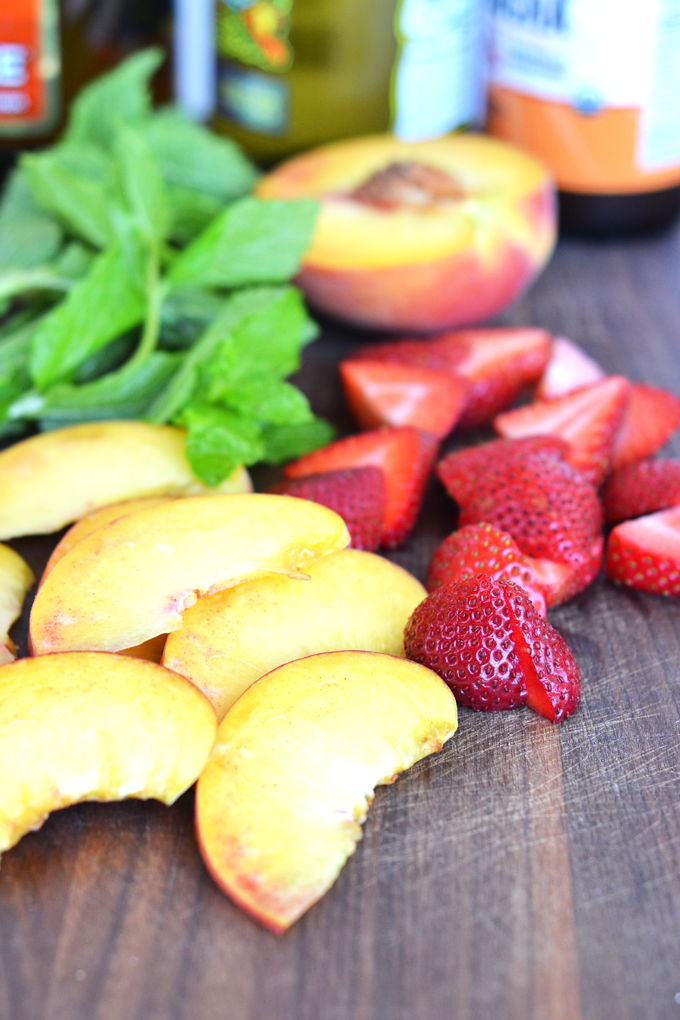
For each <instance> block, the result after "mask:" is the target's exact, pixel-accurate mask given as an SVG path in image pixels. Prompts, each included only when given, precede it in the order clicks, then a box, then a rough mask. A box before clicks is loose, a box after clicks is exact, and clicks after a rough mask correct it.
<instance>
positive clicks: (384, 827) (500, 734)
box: [0, 230, 680, 1020]
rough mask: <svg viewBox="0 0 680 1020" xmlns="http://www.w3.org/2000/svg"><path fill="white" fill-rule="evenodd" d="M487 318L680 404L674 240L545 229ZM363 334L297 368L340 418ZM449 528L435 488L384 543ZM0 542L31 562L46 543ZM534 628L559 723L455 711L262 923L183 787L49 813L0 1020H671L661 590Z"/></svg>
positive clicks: (613, 598) (421, 548)
mask: <svg viewBox="0 0 680 1020" xmlns="http://www.w3.org/2000/svg"><path fill="white" fill-rule="evenodd" d="M503 321H505V322H507V323H511V324H523V323H534V324H536V325H540V326H545V327H547V328H548V329H550V330H552V331H553V332H555V333H564V334H566V335H568V336H570V337H571V338H572V339H574V340H576V341H577V342H578V343H580V344H582V345H583V347H584V348H585V349H586V350H587V351H588V352H589V353H590V354H591V355H593V356H594V357H595V358H597V359H598V361H600V362H601V363H602V364H603V365H604V366H605V368H606V369H607V370H608V371H610V372H620V373H623V374H626V375H628V376H629V377H630V378H632V379H635V380H640V381H645V382H650V383H656V384H658V385H662V386H665V387H667V388H669V389H671V390H673V391H674V392H675V393H678V394H680V233H679V232H678V231H677V230H676V231H671V232H670V233H668V234H666V235H664V236H661V237H657V238H655V239H651V240H640V241H633V242H626V243H616V244H614V243H607V244H602V243H600V244H596V243H592V244H590V243H585V242H576V241H568V242H567V241H565V242H563V243H561V245H560V246H559V248H558V251H557V253H556V255H555V257H554V259H553V261H552V263H551V264H550V266H549V267H548V269H547V271H546V273H545V274H544V276H543V277H542V278H541V280H540V281H539V282H538V283H537V285H536V286H535V287H534V288H533V290H532V291H531V293H530V294H529V295H528V296H527V297H526V298H525V299H523V300H522V301H521V302H519V303H518V304H517V305H516V306H515V307H513V309H512V310H511V311H510V312H509V313H507V314H506V316H505V317H504V320H503ZM360 339H362V338H361V337H358V336H351V335H350V334H349V332H348V331H346V330H342V329H341V328H338V327H333V326H331V325H329V326H328V327H327V328H326V329H325V331H324V336H323V338H322V339H321V340H320V341H317V342H316V343H315V344H314V345H312V347H311V348H310V349H309V350H308V352H307V357H306V362H305V366H304V370H303V372H302V373H301V376H300V380H301V385H302V386H303V388H304V389H305V390H306V392H307V393H308V394H309V396H310V397H311V399H312V402H313V404H314V406H315V409H316V410H317V411H319V412H321V413H324V414H327V415H328V416H330V417H331V418H333V419H334V420H335V421H336V422H337V424H338V425H339V426H340V427H341V429H347V428H349V424H350V423H349V422H348V420H347V419H346V417H345V412H344V411H343V408H342V404H341V398H340V391H339V387H338V382H337V378H336V373H335V364H336V362H337V360H338V359H339V358H340V357H341V356H343V355H344V354H345V353H347V352H348V351H349V350H351V348H352V346H353V344H355V343H356V342H357V341H358V340H360ZM449 445H454V444H449ZM670 449H671V450H672V452H674V453H675V454H680V443H679V442H678V441H677V440H676V442H675V445H673V444H671V447H670ZM454 524H455V509H454V506H453V504H452V503H451V502H450V501H448V500H447V498H446V497H445V495H444V493H443V490H442V489H441V488H440V487H439V486H438V485H437V483H434V482H433V483H432V486H431V489H430V491H429V493H428V497H427V501H426V505H425V507H424V510H423V514H422V517H421V520H420V522H419V525H418V528H417V530H416V532H415V534H414V535H413V537H412V538H411V539H410V540H409V542H408V544H407V545H406V546H404V548H402V549H401V550H399V551H397V552H396V553H395V554H394V555H393V558H394V559H395V560H396V561H397V562H399V563H401V564H402V565H403V566H405V567H407V568H408V569H410V570H411V571H412V572H413V573H415V574H416V575H417V576H419V577H421V578H422V577H423V575H424V572H425V569H426V566H427V563H428V561H429V558H430V556H431V554H432V551H433V550H434V548H435V546H436V545H437V544H438V542H439V541H441V539H442V538H443V537H444V536H445V535H446V534H448V532H449V531H450V530H452V528H453V526H454ZM13 544H14V545H15V547H16V548H17V549H18V550H19V551H20V552H22V553H23V554H24V555H26V556H27V558H28V559H29V560H30V561H31V562H32V565H33V566H34V568H35V569H37V570H39V569H41V568H42V565H43V564H44V562H45V560H46V558H47V554H48V552H49V550H50V548H51V547H52V545H53V540H44V539H42V540H37V539H31V540H29V539H26V540H21V541H17V542H16V543H13ZM551 619H552V622H553V623H554V624H555V625H556V626H557V627H558V628H559V629H560V630H561V632H562V633H563V635H564V636H565V638H566V639H567V641H568V643H569V644H570V645H571V647H572V649H573V650H574V652H575V655H576V657H577V659H578V662H579V665H580V667H581V671H582V674H583V680H584V683H583V699H582V701H581V706H580V708H579V710H578V712H577V714H576V715H575V716H574V717H573V718H571V719H570V720H568V721H567V722H566V723H565V724H564V725H562V726H561V727H553V726H551V725H550V724H549V723H547V722H545V720H543V719H541V718H539V717H538V716H536V715H534V714H533V713H531V712H530V711H529V710H520V711H516V712H510V713H501V714H498V715H490V716H486V715H476V714H474V713H472V712H470V711H469V710H466V709H462V710H461V712H460V729H459V732H458V734H457V735H456V736H455V737H454V738H453V739H452V740H451V741H450V742H449V744H447V746H446V748H445V749H444V751H443V752H442V753H441V754H440V755H439V756H438V757H436V758H432V759H428V760H427V761H425V762H422V763H421V764H420V765H419V766H416V767H415V768H414V769H412V770H411V771H410V772H409V773H407V774H406V775H405V776H403V777H402V778H401V779H400V780H399V781H398V782H397V783H396V784H395V785H394V786H392V787H388V788H380V789H379V790H378V793H377V796H376V799H375V803H374V805H373V807H372V809H371V811H370V813H369V817H368V821H367V822H366V825H365V828H364V838H363V841H362V843H361V844H360V845H359V847H358V849H357V852H356V854H355V855H354V856H353V857H352V858H351V859H350V860H349V862H348V864H347V865H346V867H345V868H344V870H343V871H342V873H341V875H340V877H339V879H338V881H337V882H336V884H335V886H334V887H333V888H332V890H331V891H330V892H329V893H328V894H327V896H326V897H325V898H324V899H323V900H322V901H321V902H320V903H319V904H318V905H317V906H315V907H314V908H313V909H312V910H311V911H310V912H309V913H308V914H307V915H306V916H305V917H304V918H303V919H302V920H301V921H300V922H298V924H296V925H295V926H294V927H293V929H292V930H291V931H290V932H289V933H288V934H286V935H285V936H283V937H282V938H276V937H275V936H273V935H271V934H270V933H268V932H267V931H265V930H263V929H262V928H260V927H259V926H258V925H257V924H256V923H255V922H253V921H251V920H250V919H249V918H248V917H246V916H245V915H244V914H242V913H241V912H240V911H239V910H238V909H237V908H236V907H235V906H233V905H232V903H231V902H230V901H229V900H228V899H227V898H226V897H225V896H224V895H223V894H222V893H221V892H220V891H219V890H218V889H217V888H216V886H215V885H214V884H213V883H212V881H211V880H210V878H209V877H208V874H207V872H206V871H205V869H204V867H203V865H202V863H201V860H200V858H199V856H198V853H197V850H196V843H195V839H194V834H193V824H192V812H193V795H192V794H191V793H189V794H186V795H185V796H184V797H182V798H181V800H180V801H179V802H178V804H176V805H175V806H174V807H173V808H165V807H163V806H162V805H160V804H155V803H151V802H149V803H138V802H126V803H122V804H119V805H98V804H85V805H80V806H78V807H74V808H70V809H68V810H66V811H62V812H58V813H56V814H55V815H53V816H51V817H50V819H49V820H48V821H47V822H46V824H45V825H44V826H43V828H42V829H41V830H40V831H39V832H36V833H32V834H30V835H28V836H26V837H25V838H24V839H23V840H22V841H21V842H20V843H19V845H18V846H17V847H15V848H14V849H13V850H11V851H10V852H8V853H7V854H5V855H4V857H3V860H2V869H1V870H0V1017H2V1020H222V1018H229V1020H672V1018H674V1017H677V1018H679V1020H680V1004H678V1002H676V1000H675V996H676V995H677V994H678V993H680V811H679V809H678V783H679V781H680V711H679V709H680V602H678V600H671V599H662V598H656V597H652V596H645V595H642V594H636V593H633V592H622V591H620V590H618V589H616V588H614V587H613V586H611V585H610V584H608V583H607V582H605V581H604V580H602V579H601V580H599V581H598V582H597V583H596V584H595V585H594V586H593V587H592V588H591V589H589V590H588V591H586V592H584V593H583V594H582V595H581V596H580V597H578V598H576V599H575V600H573V601H572V602H571V603H569V604H568V605H566V606H564V607H561V608H560V609H558V610H556V611H554V612H553V613H552V614H551ZM18 633H20V634H21V633H22V631H21V628H19V631H18ZM1 753H2V748H0V754H1ZM678 998H680V995H679V996H678Z"/></svg>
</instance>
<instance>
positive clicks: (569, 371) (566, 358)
mask: <svg viewBox="0 0 680 1020" xmlns="http://www.w3.org/2000/svg"><path fill="white" fill-rule="evenodd" d="M604 376H605V372H604V369H603V368H600V366H599V365H598V363H597V362H596V361H593V359H592V358H590V357H588V355H587V354H586V352H585V351H582V350H581V348H580V347H579V346H578V344H575V343H573V342H572V341H571V340H569V339H568V338H567V337H566V336H558V337H555V339H554V340H553V345H552V354H551V355H550V361H549V362H548V365H547V368H546V370H545V372H544V373H543V375H542V376H541V381H540V382H539V384H538V389H537V390H536V400H554V399H555V397H563V396H564V395H565V394H567V393H573V391H574V390H580V389H581V387H583V386H588V385H589V384H590V383H594V382H597V381H598V379H604Z"/></svg>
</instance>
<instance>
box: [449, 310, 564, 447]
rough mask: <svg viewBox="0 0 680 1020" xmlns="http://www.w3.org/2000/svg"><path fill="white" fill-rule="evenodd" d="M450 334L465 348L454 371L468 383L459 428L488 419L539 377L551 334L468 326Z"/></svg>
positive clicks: (476, 424) (546, 359)
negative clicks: (466, 397) (466, 398)
mask: <svg viewBox="0 0 680 1020" xmlns="http://www.w3.org/2000/svg"><path fill="white" fill-rule="evenodd" d="M450 335H451V336H452V337H454V336H455V341H454V342H455V344H456V345H464V346H465V347H466V348H467V354H466V357H465V358H464V359H463V360H462V361H459V362H458V364H457V365H456V372H457V373H458V375H462V376H463V377H464V378H465V379H468V380H469V381H470V383H471V389H470V393H469V395H468V400H467V403H466V405H465V410H464V411H463V414H462V415H461V417H460V421H459V423H458V424H459V426H460V428H474V427H476V426H478V425H483V424H484V423H485V422H487V421H490V420H491V419H492V418H493V416H494V415H495V414H497V412H498V411H501V410H503V408H504V407H508V406H509V405H510V404H511V403H512V402H513V400H515V399H516V398H517V397H518V396H519V394H520V393H521V392H522V390H523V389H524V388H525V386H530V385H531V384H532V383H535V382H536V380H537V379H540V377H541V375H542V373H543V372H544V370H545V367H546V365H547V364H548V361H549V359H550V351H551V347H552V337H551V336H550V333H547V332H546V331H545V330H544V329H534V328H533V327H526V328H522V329H511V328H497V329H468V330H460V331H459V332H458V333H457V334H450Z"/></svg>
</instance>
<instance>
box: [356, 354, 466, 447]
mask: <svg viewBox="0 0 680 1020" xmlns="http://www.w3.org/2000/svg"><path fill="white" fill-rule="evenodd" d="M340 377H341V379H342V385H343V388H344V390H345V396H346V397H347V403H348V404H349V408H350V411H351V412H352V414H353V415H354V417H355V418H356V420H357V422H358V423H359V425H360V426H361V427H362V428H364V429H374V428H379V427H380V426H381V425H393V426H395V427H399V426H402V425H413V426H414V428H418V429H423V430H424V431H425V432H431V433H432V435H434V436H436V437H437V438H438V439H443V438H444V436H447V435H448V434H449V432H450V431H451V429H452V428H453V426H454V425H455V424H456V422H457V421H458V419H459V418H460V415H461V413H462V411H463V406H464V404H465V400H466V397H467V391H468V389H469V388H470V384H469V383H468V382H467V380H465V379H460V378H458V376H455V375H451V374H450V373H448V372H445V373H442V372H434V371H433V370H432V369H430V368H421V367H418V366H415V365H397V364H391V363H388V362H383V361H352V360H349V361H343V362H342V363H341V365H340Z"/></svg>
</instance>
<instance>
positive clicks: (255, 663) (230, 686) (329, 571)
mask: <svg viewBox="0 0 680 1020" xmlns="http://www.w3.org/2000/svg"><path fill="white" fill-rule="evenodd" d="M307 573H308V574H309V581H304V582H300V581H297V580H291V579H290V578H288V577H283V576H278V577H260V578H258V579H257V580H255V581H247V582H246V583H244V584H239V585H237V586H236V587H235V588H228V589H227V590H226V591H221V592H218V593H217V594H216V595H208V596H207V597H206V598H203V599H199V600H198V602H197V603H196V605H195V606H193V607H192V608H191V609H188V610H187V611H186V613H185V614H184V619H183V621H182V626H181V627H180V629H179V630H177V631H175V632H174V633H173V634H170V636H169V637H168V641H167V644H166V646H165V653H164V656H163V665H164V666H167V667H168V669H173V670H175V672H176V673H181V674H182V676H186V677H187V678H188V679H189V680H191V682H192V683H194V684H196V686H197V687H199V688H200V690H202V691H203V693H204V694H205V695H206V697H208V698H210V700H211V702H212V703H213V706H214V708H215V711H216V713H217V718H218V719H220V720H221V719H223V718H224V715H225V714H226V712H227V711H228V710H229V708H231V706H232V705H233V703H234V702H235V701H236V699H237V698H238V697H240V695H241V694H242V693H243V692H244V691H245V690H246V688H248V687H249V686H250V685H251V684H252V683H254V682H255V680H257V679H258V678H259V677H261V676H262V675H263V674H264V673H268V672H270V670H272V669H275V668H276V667H277V666H280V665H282V664H283V663H285V662H290V661H291V660H293V659H301V658H303V657H304V656H307V655H313V654H315V653H316V652H330V651H341V650H345V649H364V650H366V651H373V652H385V653H388V654H390V655H401V656H403V654H404V627H405V626H406V623H407V621H408V618H409V616H410V615H411V613H412V612H413V610H414V609H415V608H416V606H417V605H418V604H419V603H420V602H422V600H423V599H424V598H425V597H426V596H427V592H426V591H425V589H424V588H423V586H422V584H421V583H420V582H419V581H417V580H416V579H415V577H412V576H411V575H410V574H409V573H408V572H407V571H406V570H403V569H402V568H401V567H398V566H397V565H396V564H394V563H390V561H389V560H386V559H384V558H383V557H382V556H375V555H374V554H373V553H369V552H361V551H360V550H358V549H345V550H344V551H343V552H338V553H333V554H332V555H331V556H324V557H323V559H320V560H316V561H315V562H314V563H312V564H310V566H309V567H308V568H307Z"/></svg>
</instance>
